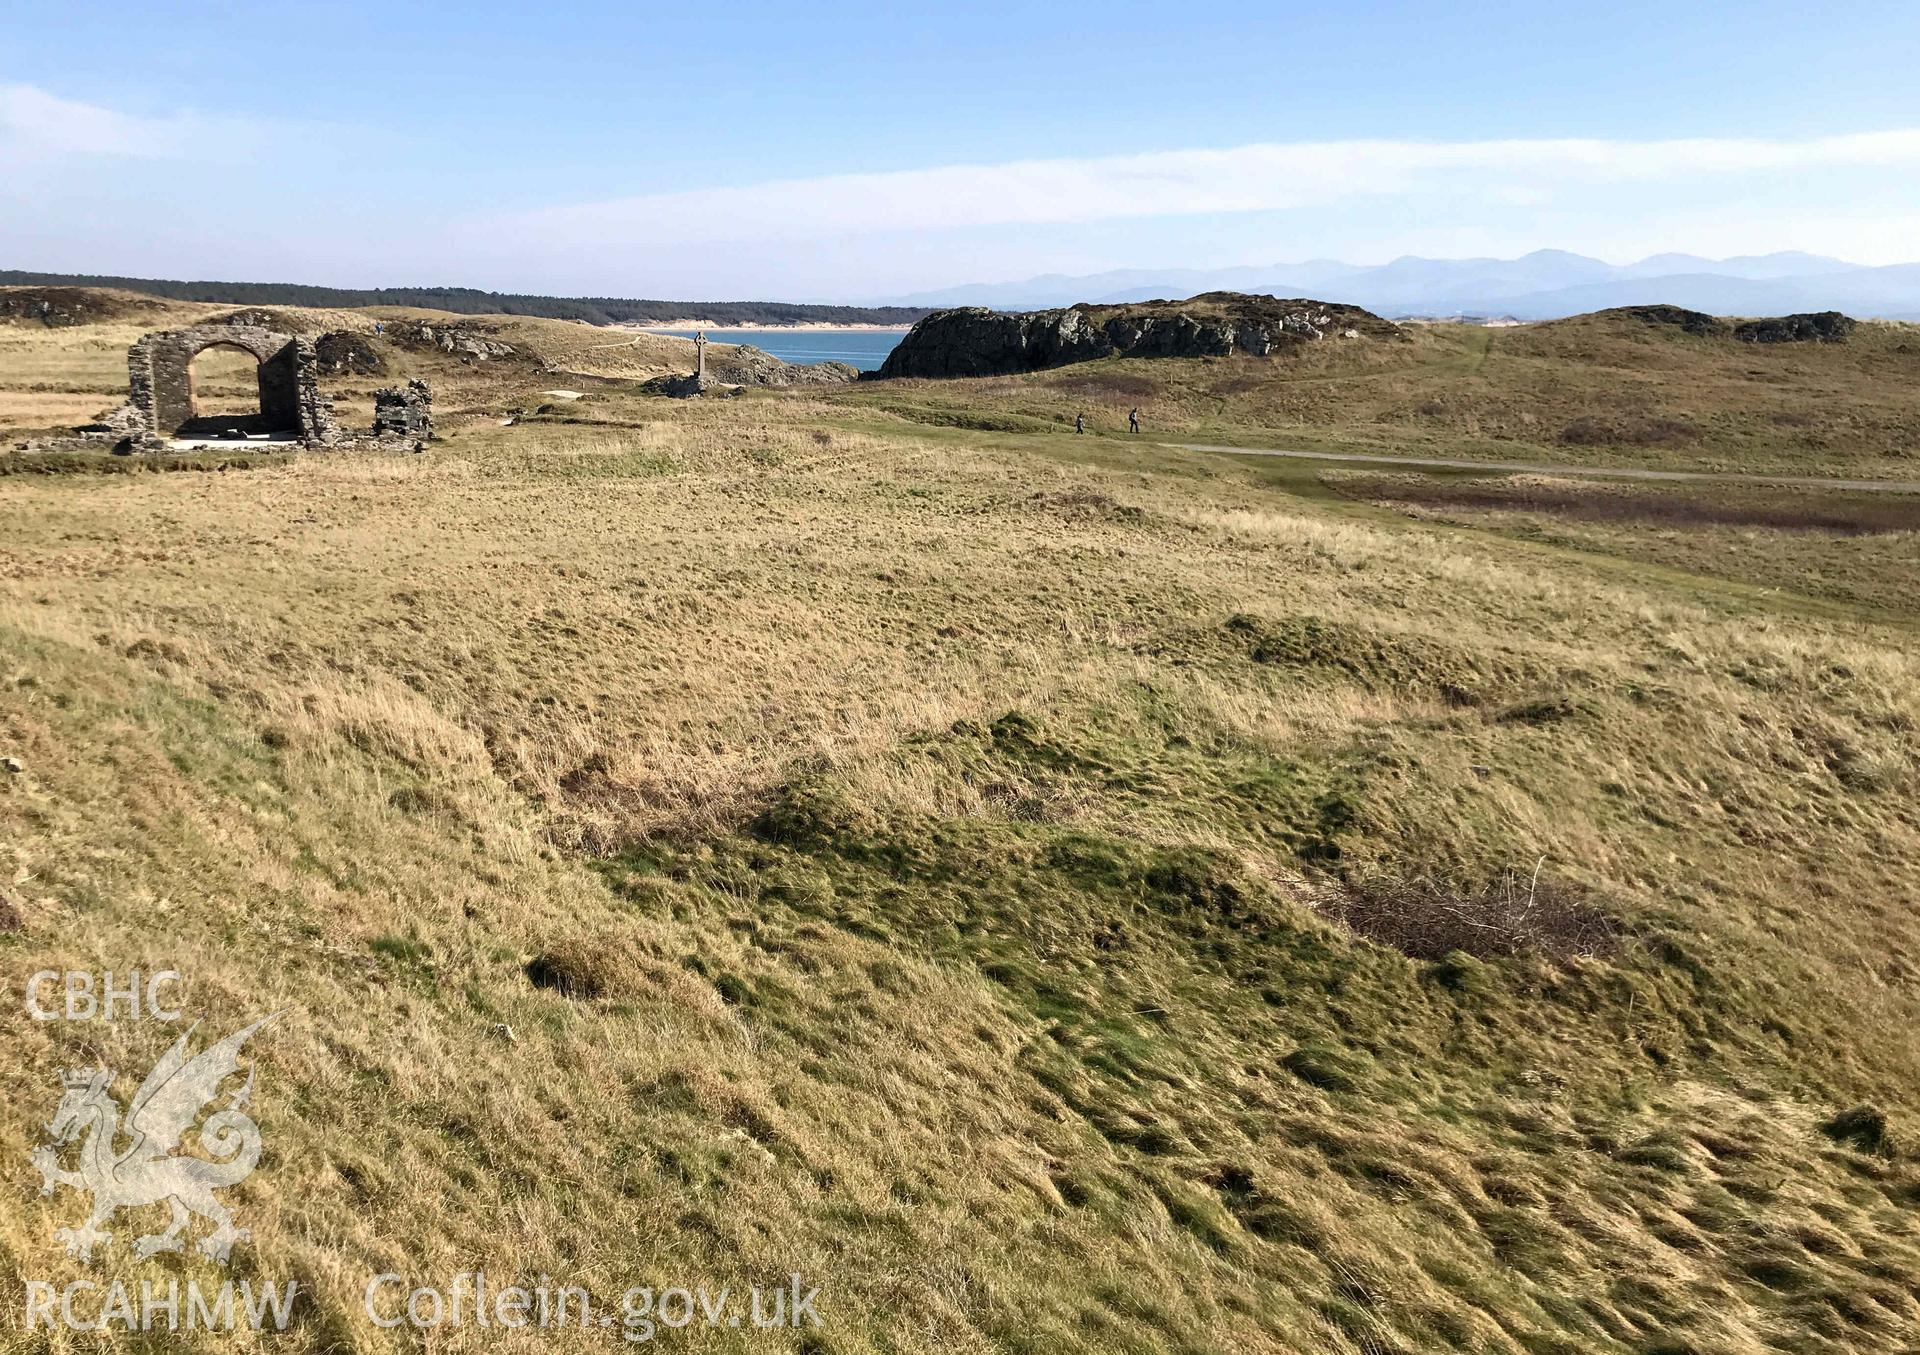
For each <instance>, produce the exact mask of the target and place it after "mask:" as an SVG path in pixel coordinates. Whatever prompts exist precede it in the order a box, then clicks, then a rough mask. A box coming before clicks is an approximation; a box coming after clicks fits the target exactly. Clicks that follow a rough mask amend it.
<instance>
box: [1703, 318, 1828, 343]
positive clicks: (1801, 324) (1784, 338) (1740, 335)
mask: <svg viewBox="0 0 1920 1355" xmlns="http://www.w3.org/2000/svg"><path fill="white" fill-rule="evenodd" d="M1857 323H1858V321H1856V320H1855V319H1854V318H1853V317H1852V316H1851V315H1842V314H1841V313H1840V312H1839V311H1816V312H1814V313H1813V314H1810V315H1776V316H1772V317H1769V318H1767V319H1764V320H1743V321H1741V322H1740V323H1739V324H1737V325H1735V326H1734V327H1733V337H1734V338H1736V339H1738V340H1740V341H1741V342H1742V343H1845V342H1846V340H1847V336H1848V335H1849V334H1851V333H1853V327H1854V325H1855V324H1857Z"/></svg>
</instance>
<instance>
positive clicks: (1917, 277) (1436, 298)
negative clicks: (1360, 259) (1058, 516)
mask: <svg viewBox="0 0 1920 1355" xmlns="http://www.w3.org/2000/svg"><path fill="white" fill-rule="evenodd" d="M1211 291H1233V292H1256V293H1258V292H1267V293H1272V294H1273V295H1276V296H1312V297H1317V298H1319V299H1321V300H1326V301H1341V302H1347V303H1349V304H1352V305H1356V306H1365V307H1366V308H1367V309H1368V310H1371V311H1376V312H1378V313H1380V314H1382V315H1386V316H1403V315H1437V316H1450V315H1482V316H1503V315H1510V316H1513V317H1515V318H1517V319H1521V320H1551V319H1558V318H1559V317H1561V316H1565V315H1578V314H1580V313H1581V312H1583V311H1594V310H1603V309H1605V308H1606V307H1609V306H1637V305H1647V304H1652V303H1657V302H1669V303H1671V304H1673V305H1676V306H1686V307H1688V308H1689V309H1691V310H1700V311H1708V312H1710V313H1712V314H1715V315H1783V314H1789V313H1792V312H1795V311H1819V310H1842V311H1846V312H1847V313H1848V314H1850V315H1856V316H1862V317H1876V318H1881V319H1895V320H1920V264H1891V265H1887V266H1885V267H1878V268H1874V267H1867V266H1865V265H1862V264H1851V263H1847V262H1845V261H1844V260H1841V259H1829V258H1824V257H1822V256H1820V255H1817V254H1802V253H1799V252H1797V251H1786V252H1784V253H1779V254H1760V255H1742V256H1740V257H1737V258H1732V259H1703V258H1700V257H1698V256H1697V255H1692V254H1656V255H1653V256H1652V257H1650V258H1646V259H1642V260H1640V261H1639V262H1638V263H1632V264H1625V265H1621V264H1610V263H1606V262H1604V261H1602V260H1600V259H1590V258H1588V257H1586V256H1585V255H1583V254H1570V253H1568V252H1566V251H1565V250H1558V249H1542V250H1536V251H1535V252H1534V253H1532V254H1528V255H1525V256H1523V257H1521V258H1518V259H1422V258H1416V257H1414V256H1412V255H1408V256H1405V257H1403V258H1399V259H1395V260H1394V261H1393V262H1392V263H1386V264H1376V265H1362V264H1349V263H1341V262H1339V261H1338V260H1335V259H1309V260H1308V261H1306V262H1305V263H1291V264H1286V263H1283V264H1274V265H1272V266H1270V267H1259V266H1256V267H1245V268H1219V269H1193V268H1172V269H1121V270H1117V271H1115V272H1110V273H1091V274H1087V275H1085V276H1081V277H1068V276H1065V275H1063V274H1058V273H1050V274H1046V275H1044V276H1042V277H1037V278H1028V279H1027V280H1026V281H1025V282H1009V283H974V284H970V285H967V286H962V287H949V288H945V289H943V290H940V291H934V292H919V293H916V294H914V295H912V296H902V297H896V298H892V301H893V303H894V304H896V305H901V306H913V307H940V306H990V307H992V308H994V309H995V310H1034V309H1039V308H1043V307H1048V306H1066V305H1072V304H1073V303H1074V302H1078V301H1092V302H1127V301H1151V300H1159V299H1178V298H1182V297H1188V296H1193V295H1195V294H1196V293H1199V292H1211Z"/></svg>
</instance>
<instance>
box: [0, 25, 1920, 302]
mask: <svg viewBox="0 0 1920 1355" xmlns="http://www.w3.org/2000/svg"><path fill="white" fill-rule="evenodd" d="M1916 64H1920V7H1916V6H1914V5H1912V4H1891V3H1889V4H1878V3H1863V4H1853V5H1847V6H1844V7H1839V6H1835V7H1828V8H1826V9H1820V8H1817V7H1814V6H1808V5H1805V4H1784V3H1771V2H1768V0H1758V2H1752V3H1745V4H1741V5H1739V6H1725V7H1720V6H1705V5H1687V4H1676V3H1672V0H1669V2H1668V3H1665V4H1658V5H1655V4H1638V3H1629V4H1614V5H1610V6H1605V7H1601V6H1592V7H1580V12H1575V7H1553V6H1543V5H1540V4H1538V3H1537V0H1536V2H1535V3H1532V4H1526V5H1521V4H1505V3H1490V4H1477V5H1443V4H1438V3H1429V4H1421V5H1415V4H1383V3H1375V4H1365V3H1358V4H1345V5H1329V4H1325V3H1318V4H1311V5H1299V4H1288V3H1273V2H1272V0H1269V3H1266V4H1260V5H1239V4H1233V3H1217V2H1216V3H1209V4H1204V5H1186V6H1177V5H1170V4H1167V3H1164V0H1162V2H1161V3H1153V4H1130V3H1112V2H1109V3H1103V4H1098V5H1093V4H1084V5H1083V4H1055V5H1051V6H1040V5H1032V4H1027V5H1010V4H973V5H966V6H960V5H953V6H938V7H934V6H926V7H915V6H908V5H888V6H877V5H861V4H846V3H835V4H828V5H815V6H804V5H796V4H793V3H791V0H786V2H785V3H781V4H777V5H774V4H768V5H762V4H758V3H753V2H752V0H735V2H734V3H731V4H728V5H725V6H717V7H703V6H692V5H673V6H669V5H660V4H634V3H628V4H623V5H618V6H615V5H605V6H602V5H597V4H596V5H578V6H560V5H550V6H526V5H512V6H508V5H493V4H483V3H477V4H469V5H466V6H464V7H461V8H459V9H454V8H450V7H438V6H426V5H417V6H415V5H406V4H394V3H386V4H379V5H362V4H355V3H331V4H326V5H314V6H304V5H295V4H281V5H276V6H259V5H252V4H246V5H243V4H218V5H214V4H202V5H192V6H186V5H182V6H173V7H169V6H164V5H154V4H145V5H121V4H114V3H104V4H92V5H87V6H67V7H58V6H53V5H48V4H45V3H44V2H42V3H35V4H15V3H11V2H10V0H9V2H8V3H0V266H14V267H25V268H36V269H54V270H64V271H75V272H80V271H86V272H116V273H132V274H142V275H165V276H174V277H179V276H192V277H213V276H217V277H229V278H250V279H254V278H257V279H266V278H272V279H285V280H294V281H307V282H329V283H339V284H363V285H376V284H401V283H413V282H445V283H458V284H467V285H476V286H486V287H497V288H502V289H526V290H542V291H565V292H593V293H601V294H618V295H647V296H674V297H690V298H715V299H717V298H732V297H747V296H779V297H792V298H796V299H816V298H817V299H841V298H865V297H874V296H881V295H886V294H889V293H896V292H901V291H910V290H914V289H917V288H926V287H936V286H941V285H946V284H950V283H958V282H965V281H991V280H1000V279H1007V278H1016V277H1022V276H1026V275H1029V274H1034V273H1041V272H1048V271H1065V272H1092V271H1098V270H1101V269H1106V268H1116V267H1216V266H1222V265H1228V264H1240V263H1271V262H1277V261H1280V260H1290V259H1300V258H1309V257H1316V256H1331V257H1338V258H1344V259H1348V260H1351V261H1355V262H1375V261H1381V260H1384V259H1387V258H1390V257H1393V256H1394V255H1397V254H1400V253H1407V252H1413V253H1423V254H1431V255H1460V254H1479V253H1492V254H1514V253H1520V252H1524V251H1525V250H1528V249H1533V248H1538V247H1558V248H1569V249H1576V250H1582V251H1584V252H1588V253H1594V254H1597V255H1600V256H1601V257H1606V258H1611V259H1614V260H1616V261H1625V260H1627V259H1630V258H1633V257H1637V256H1639V255H1642V254H1647V253H1652V252H1655V251H1659V250H1667V249H1676V250H1687V251H1691V252H1695V253H1703V254H1709V255H1716V256H1717V255H1723V254H1730V253H1744V252H1760V251H1765V250H1770V249H1786V248H1797V249H1807V250H1813V251H1816V252H1823V253H1832V254H1838V255H1841V256H1844V257H1849V258H1855V259H1859V260H1860V261H1863V262H1892V261H1895V260H1898V259H1906V258H1911V257H1914V256H1915V255H1920V247H1916V246H1914V245H1910V244H1909V243H1908V242H1910V241H1920V229H1916V228H1920V94H1916V93H1915V86H1914V82H1913V80H1912V75H1911V72H1912V70H1913V69H1914V67H1915V66H1916Z"/></svg>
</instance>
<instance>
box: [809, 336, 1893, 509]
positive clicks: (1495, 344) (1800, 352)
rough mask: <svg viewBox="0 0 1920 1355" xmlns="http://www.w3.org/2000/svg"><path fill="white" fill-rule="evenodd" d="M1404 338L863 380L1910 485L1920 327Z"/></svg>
mask: <svg viewBox="0 0 1920 1355" xmlns="http://www.w3.org/2000/svg"><path fill="white" fill-rule="evenodd" d="M1405 331H1406V335H1407V340H1406V342H1404V343H1397V344H1396V343H1372V342H1367V343H1364V344H1343V343H1330V344H1320V345H1312V346H1310V347H1308V348H1307V349H1306V350H1304V351H1302V352H1301V353H1299V354H1297V355H1295V356H1293V357H1290V358H1289V359H1287V360H1286V361H1284V362H1278V363H1275V362H1268V361H1264V360H1261V359H1250V358H1220V359H1198V360H1193V361H1187V362H1177V363H1170V362H1161V361H1153V360H1118V359H1116V360H1109V361H1103V362H1095V363H1081V364H1077V365H1074V366H1070V367H1062V368H1058V369H1056V370H1054V371H1051V372H1046V373H1041V374H1038V375H1034V376H1019V377H998V378H988V379H984V380H974V381H961V382H938V381H902V382H887V383H884V384H881V385H877V386H863V387H861V388H860V389H859V390H858V391H856V392H853V393H851V394H850V395H849V396H848V397H847V398H848V399H849V400H851V401H857V402H859V403H861V404H866V405H870V406H878V407H881V408H885V409H890V410H892V411H893V412H895V413H897V414H900V415H902V416H904V417H907V418H910V419H914V420H916V421H921V422H929V423H951V422H954V421H960V422H962V423H963V424H970V425H972V426H980V425H981V424H982V423H988V424H991V423H993V422H996V421H997V422H998V423H1000V424H1001V425H1002V426H1005V427H1009V428H1017V427H1027V428H1040V427H1046V426H1053V427H1058V426H1059V425H1060V424H1062V423H1066V424H1071V423H1072V421H1073V415H1074V413H1075V412H1076V411H1084V412H1085V413H1086V414H1087V415H1088V417H1089V419H1090V421H1091V422H1092V424H1093V425H1094V427H1095V428H1096V429H1100V430H1104V431H1120V430H1124V429H1125V427H1126V419H1127V411H1128V410H1129V409H1132V408H1134V407H1138V408H1139V409H1140V411H1141V417H1142V419H1143V421H1144V423H1145V426H1146V431H1147V433H1148V434H1149V435H1150V436H1165V435H1169V434H1174V435H1180V436H1182V437H1186V438H1188V439H1191V440H1201V441H1213V442H1237V443H1245V444H1247V445H1250V446H1290V447H1307V448H1329V449H1349V450H1351V449H1361V450H1368V449H1370V450H1390V451H1397V452H1404V453H1409V454H1414V455H1428V456H1446V457H1461V456H1466V457H1486V458H1488V459H1490V460H1509V461H1511V460H1527V461H1546V462H1563V461H1569V460H1573V461H1579V462H1582V463H1585V464H1592V465H1615V466H1655V467H1665V468H1669V469H1688V470H1722V471H1764V472H1772V473H1791V474H1802V475H1835V476H1865V477H1870V478H1876V479H1905V480H1911V479H1913V478H1915V475H1916V471H1917V470H1920V459H1917V458H1920V450H1916V449H1920V325H1911V324H1896V323H1869V324H1863V325H1861V326H1860V327H1859V328H1858V329H1856V330H1855V331H1854V333H1853V336H1852V337H1851V338H1850V339H1849V340H1848V341H1847V342H1846V343H1842V344H1808V343H1793V344H1751V343H1741V342H1739V341H1736V340H1734V339H1732V338H1730V337H1706V336H1698V335H1692V334H1687V333H1685V332H1683V331H1681V330H1679V329H1677V328H1674V327H1672V326H1664V325H1650V324H1645V323H1641V322H1639V321H1636V320H1633V319H1631V318H1627V317H1622V316H1619V315H1614V314H1605V313H1603V314H1600V315H1591V316H1577V317H1575V318H1573V319H1571V320H1560V321H1555V322H1553V323H1551V324H1543V325H1530V326H1526V327H1523V328H1518V329H1481V328H1475V327H1470V326H1461V325H1409V326H1406V327H1405Z"/></svg>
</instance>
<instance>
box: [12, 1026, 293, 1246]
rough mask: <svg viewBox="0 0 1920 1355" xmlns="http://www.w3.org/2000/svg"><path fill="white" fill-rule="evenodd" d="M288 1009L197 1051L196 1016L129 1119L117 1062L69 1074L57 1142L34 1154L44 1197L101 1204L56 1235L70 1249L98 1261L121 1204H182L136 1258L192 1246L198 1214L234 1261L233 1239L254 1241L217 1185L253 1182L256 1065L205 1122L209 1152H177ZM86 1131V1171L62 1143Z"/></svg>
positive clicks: (211, 1241)
mask: <svg viewBox="0 0 1920 1355" xmlns="http://www.w3.org/2000/svg"><path fill="white" fill-rule="evenodd" d="M281 1015H283V1013H281V1012H275V1013H274V1014H273V1015H272V1016H269V1017H266V1018H264V1019H263V1020H259V1021H256V1022H254V1023H253V1024H252V1025H250V1026H248V1027H247V1028H246V1029H245V1030H239V1031H235V1032H234V1033H233V1034H231V1035H229V1036H227V1038H226V1039H224V1040H222V1041H220V1042H219V1043H218V1044H216V1045H212V1046H210V1047H209V1048H207V1049H205V1050H203V1051H201V1052H200V1053H199V1054H196V1055H194V1056H192V1057H191V1058H189V1057H188V1055H187V1041H188V1040H189V1039H190V1038H191V1037H192V1035H193V1032H194V1031H195V1030H198V1029H199V1023H198V1022H195V1023H194V1024H193V1026H191V1027H189V1028H188V1030H187V1033H186V1034H185V1035H182V1036H181V1037H180V1038H179V1039H178V1040H175V1041H174V1043H173V1047H172V1048H171V1049H169V1050H167V1052H166V1053H165V1054H163V1055H161V1057H160V1061H159V1062H158V1063H156V1064H155V1065H154V1066H153V1071H152V1072H150V1073H148V1074H147V1077H146V1081H144V1082H142V1083H141V1084H140V1090H139V1091H137V1092H135V1093H134V1094H133V1102H132V1104H131V1105H129V1106H128V1107H127V1113H126V1124H125V1125H124V1126H122V1124H121V1122H120V1106H119V1104H118V1103H117V1102H116V1101H115V1100H114V1099H113V1097H112V1095H111V1094H110V1093H109V1092H108V1088H109V1087H110V1086H112V1084H113V1078H114V1074H113V1072H112V1071H111V1070H110V1069H107V1068H76V1069H69V1070H67V1071H65V1072H63V1073H62V1074H61V1082H62V1084H63V1085H64V1086H65V1087H66V1095H65V1096H63V1097H62V1098H61V1100H60V1108H59V1110H57V1111H56V1112H54V1116H53V1121H52V1123H50V1124H49V1125H48V1126H47V1132H48V1133H49V1134H50V1135H51V1136H52V1140H53V1142H52V1144H51V1145H48V1146H43V1147H41V1148H39V1149H37V1150H36V1151H35V1152H34V1154H33V1165H34V1166H35V1167H38V1168H39V1169H40V1176H41V1178H42V1180H43V1181H44V1182H45V1184H44V1185H43V1186H42V1187H41V1190H40V1193H41V1194H42V1195H51V1194H53V1192H54V1189H55V1188H56V1187H58V1186H71V1187H72V1188H73V1189H74V1190H81V1191H87V1192H90V1193H91V1194H92V1196H93V1209H92V1212H91V1213H90V1214H89V1215H88V1216H87V1221H86V1222H85V1223H83V1224H81V1225H80V1226H79V1227H78V1228H62V1229H60V1230H59V1231H58V1232H57V1233H55V1234H54V1236H55V1237H57V1238H58V1239H59V1240H60V1241H62V1242H64V1243H65V1244H66V1247H67V1254H68V1255H70V1256H75V1257H78V1258H79V1259H80V1260H82V1261H90V1260H92V1259H93V1249H94V1247H96V1246H98V1245H99V1244H101V1243H105V1242H111V1241H112V1240H113V1234H112V1233H110V1232H108V1231H106V1225H107V1224H108V1223H109V1222H111V1221H112V1219H113V1216H114V1214H115V1213H116V1212H117V1211H119V1210H122V1209H140V1208H143V1207H145V1206H147V1205H154V1204H160V1203H162V1202H164V1203H166V1204H167V1205H168V1206H169V1207H170V1208H171V1209H172V1211H173V1218H172V1221H171V1222H170V1223H169V1224H168V1226H167V1228H166V1231H164V1232H159V1233H151V1234H148V1235H147V1236H145V1237H142V1238H140V1239H139V1240H138V1241H137V1242H135V1243H134V1244H133V1250H134V1254H135V1255H136V1256H139V1257H141V1258H142V1259H145V1258H147V1257H150V1256H157V1255H158V1254H160V1253H161V1252H178V1251H185V1250H186V1242H185V1240H184V1239H183V1238H182V1236H181V1234H182V1233H184V1232H185V1231H186V1228H187V1225H188V1224H189V1223H191V1222H192V1221H193V1218H194V1216H195V1215H198V1216H199V1217H200V1218H202V1219H204V1220H206V1221H207V1222H208V1223H210V1224H212V1225H213V1231H212V1232H210V1233H208V1234H207V1235H206V1236H205V1237H203V1238H201V1239H200V1243H199V1250H200V1254H201V1255H203V1256H206V1257H210V1258H211V1259H213V1260H215V1261H218V1262H219V1263H220V1264H222V1265H225V1264H226V1263H227V1258H228V1256H229V1255H230V1254H231V1253H232V1251H233V1244H234V1243H236V1242H242V1241H245V1240H246V1238H247V1236H248V1233H247V1230H246V1229H245V1228H236V1227H234V1226H233V1216H232V1215H231V1214H229V1213H228V1212H227V1209H226V1206H225V1205H223V1204H221V1203H220V1201H219V1200H218V1199H216V1198H215V1197H214V1191H216V1190H221V1189H224V1188H226V1187H228V1186H234V1185H238V1184H239V1183H240V1182H242V1181H244V1180H246V1179H247V1177H248V1176H250V1175H252V1173H253V1169H254V1166H255V1165H256V1164H257V1163H258V1162H259V1161H260V1127H259V1126H258V1125H256V1124H255V1123H254V1122H253V1119H252V1117H251V1116H249V1115H247V1114H246V1107H247V1103H248V1100H249V1099H250V1097H251V1096H252V1093H253V1074H252V1073H251V1072H249V1073H248V1074H247V1080H246V1082H245V1083H244V1084H243V1085H241V1086H240V1087H238V1088H236V1089H235V1090H234V1092H233V1094H232V1096H231V1097H229V1099H228V1101H227V1104H226V1105H225V1106H224V1107H222V1108H221V1109H219V1110H216V1111H215V1112H214V1113H213V1114H211V1115H209V1116H207V1118H206V1120H205V1122H204V1123H202V1124H201V1126H200V1131H199V1135H198V1140H199V1146H200V1147H201V1149H202V1150H203V1151H205V1152H206V1153H207V1155H208V1156H207V1158H199V1157H190V1156H187V1155H185V1154H183V1153H180V1152H178V1151H177V1150H178V1149H179V1147H180V1140H181V1138H182V1137H183V1136H185V1134H186V1132H187V1130H188V1129H189V1128H191V1127H192V1125H193V1122H194V1120H195V1118H196V1117H198V1116H199V1114H200V1112H201V1111H202V1110H204V1109H205V1108H206V1107H207V1106H209V1105H210V1104H212V1102H213V1101H214V1099H215V1098H216V1097H217V1096H218V1095H219V1091H220V1084H221V1083H223V1082H225V1081H226V1080H227V1079H228V1078H229V1077H231V1076H233V1075H234V1074H236V1073H238V1072H239V1071H240V1048H241V1046H242V1045H244V1044H246V1042H247V1040H248V1039H249V1038H250V1037H251V1036H252V1035H253V1033H254V1032H255V1031H257V1030H259V1029H260V1028H261V1027H262V1026H265V1025H267V1024H268V1023H270V1022H272V1021H275V1020H278V1019H279V1017H280V1016H281ZM83 1135H84V1136H85V1141H84V1142H83V1143H82V1145H81V1148H80V1170H78V1171H67V1170H65V1169H63V1168H62V1167H61V1166H60V1153H59V1147H60V1145H64V1144H68V1143H72V1142H73V1141H74V1140H75V1139H77V1138H81V1137H82V1136H83ZM123 1137H125V1138H129V1139H131V1144H130V1145H129V1146H128V1147H127V1148H126V1149H125V1150H121V1149H119V1148H118V1147H117V1144H118V1143H119V1141H120V1140H121V1139H122V1138H123ZM209 1158H210V1159H211V1160H208V1159H209Z"/></svg>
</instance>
